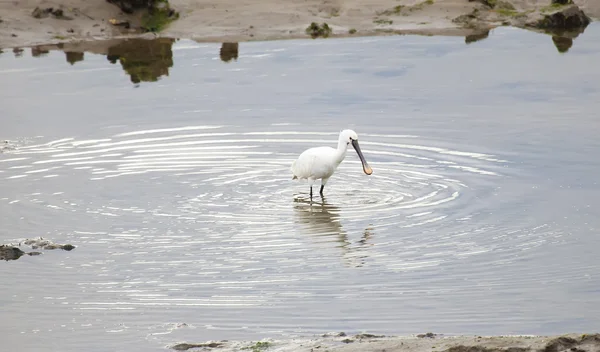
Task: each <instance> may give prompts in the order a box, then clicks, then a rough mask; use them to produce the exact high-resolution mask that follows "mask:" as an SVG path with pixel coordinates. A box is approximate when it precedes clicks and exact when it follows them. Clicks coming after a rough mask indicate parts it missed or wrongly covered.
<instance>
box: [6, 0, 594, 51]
mask: <svg viewBox="0 0 600 352" xmlns="http://www.w3.org/2000/svg"><path fill="white" fill-rule="evenodd" d="M488 1H490V0H443V1H441V0H437V2H436V1H435V0H424V1H423V0H372V1H370V2H360V1H357V0H306V1H304V2H302V3H301V2H298V3H287V2H282V1H278V0H267V1H261V2H259V3H257V2H255V1H250V0H240V1H237V2H236V3H235V6H232V4H231V3H226V2H223V1H215V0H197V1H192V0H171V1H170V4H171V7H172V8H173V9H174V10H176V11H177V12H178V13H179V14H180V15H179V19H177V20H174V21H173V22H171V23H170V24H169V25H168V26H167V27H166V28H165V29H164V30H162V31H161V32H160V33H151V32H148V33H142V32H140V30H139V26H138V24H139V21H140V15H139V14H132V15H128V14H125V13H123V12H121V10H120V9H119V8H118V7H117V6H115V5H113V4H110V3H108V2H106V1H105V0H92V1H89V2H83V3H82V2H81V1H77V0H63V1H58V0H55V1H52V0H46V1H44V0H21V1H19V2H0V48H4V49H10V48H16V47H31V46H36V45H48V44H55V45H56V44H67V43H77V42H90V41H92V42H93V41H106V40H113V39H128V38H146V39H148V38H156V37H164V38H178V39H191V40H195V41H197V42H248V41H266V40H284V39H309V38H311V36H310V35H309V34H307V32H306V29H307V27H308V26H309V25H310V24H311V23H313V22H314V23H316V24H319V25H321V24H323V23H327V25H328V26H329V28H330V29H331V33H330V35H329V36H328V37H329V38H340V37H364V36H381V35H425V36H435V35H442V36H464V37H467V36H473V37H477V36H482V35H485V33H487V32H489V31H490V30H491V29H494V28H496V27H500V26H513V27H518V28H524V29H530V30H534V31H542V32H549V33H558V34H557V35H559V36H563V35H564V36H566V37H570V38H574V37H576V36H577V35H579V34H580V33H581V32H583V30H584V29H585V26H581V28H569V29H565V28H556V27H553V28H544V29H537V28H536V26H537V23H539V21H541V20H543V17H544V15H545V14H546V13H548V12H549V11H554V8H553V7H549V5H548V4H549V2H550V0H509V1H504V0H492V1H493V3H494V4H495V5H494V7H491V6H489V5H486V4H487V3H488ZM569 6H575V7H578V8H580V9H581V10H583V12H584V13H585V15H586V16H587V17H589V19H590V20H592V21H594V20H598V19H600V1H596V0H575V5H567V6H566V7H569ZM37 7H39V8H41V9H50V8H52V9H54V10H56V9H60V15H59V16H56V15H54V13H43V14H42V15H40V10H39V9H38V10H37V11H38V12H37V14H36V10H35V9H36V8H37ZM36 16H37V17H36ZM113 23H115V24H113ZM127 27H129V28H127ZM136 28H138V29H136Z"/></svg>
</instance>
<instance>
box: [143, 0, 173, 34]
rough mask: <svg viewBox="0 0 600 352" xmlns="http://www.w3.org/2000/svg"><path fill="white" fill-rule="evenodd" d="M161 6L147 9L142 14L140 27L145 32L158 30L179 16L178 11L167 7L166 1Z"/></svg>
mask: <svg viewBox="0 0 600 352" xmlns="http://www.w3.org/2000/svg"><path fill="white" fill-rule="evenodd" d="M163 4H165V5H163V6H158V7H153V8H150V9H148V12H147V13H145V14H144V16H142V29H143V30H145V31H147V32H160V31H162V30H163V29H164V28H165V27H166V26H168V25H169V23H171V22H173V21H174V20H176V19H178V18H179V13H178V12H176V11H175V10H173V9H171V8H170V7H169V4H168V2H164V3H163Z"/></svg>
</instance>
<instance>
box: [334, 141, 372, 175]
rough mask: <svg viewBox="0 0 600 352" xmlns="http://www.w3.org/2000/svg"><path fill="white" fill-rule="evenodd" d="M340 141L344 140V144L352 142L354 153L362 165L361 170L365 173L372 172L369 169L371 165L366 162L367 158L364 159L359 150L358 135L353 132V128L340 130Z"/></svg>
mask: <svg viewBox="0 0 600 352" xmlns="http://www.w3.org/2000/svg"><path fill="white" fill-rule="evenodd" d="M340 141H345V142H346V145H349V144H352V147H354V150H356V154H358V157H359V158H360V162H361V163H362V166H363V171H364V172H365V174H367V175H370V174H372V173H373V169H371V167H370V166H369V164H368V163H367V160H365V157H364V156H363V153H362V151H361V150H360V146H359V144H358V135H357V134H356V132H354V131H353V130H343V131H342V132H340Z"/></svg>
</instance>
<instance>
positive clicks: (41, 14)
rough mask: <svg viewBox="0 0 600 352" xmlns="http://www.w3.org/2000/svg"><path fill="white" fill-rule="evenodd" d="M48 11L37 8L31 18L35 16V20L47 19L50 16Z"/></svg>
mask: <svg viewBox="0 0 600 352" xmlns="http://www.w3.org/2000/svg"><path fill="white" fill-rule="evenodd" d="M47 10H48V9H44V10H42V9H40V8H39V7H36V8H35V9H33V12H31V16H33V17H34V18H45V17H48V16H49V15H50V11H47Z"/></svg>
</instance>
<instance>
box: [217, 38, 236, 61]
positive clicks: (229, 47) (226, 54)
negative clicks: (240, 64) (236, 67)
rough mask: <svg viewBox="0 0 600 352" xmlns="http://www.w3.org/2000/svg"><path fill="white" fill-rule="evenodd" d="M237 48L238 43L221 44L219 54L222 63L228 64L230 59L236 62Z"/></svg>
mask: <svg viewBox="0 0 600 352" xmlns="http://www.w3.org/2000/svg"><path fill="white" fill-rule="evenodd" d="M238 47H239V44H238V43H223V44H222V45H221V51H220V52H219V55H220V56H221V60H223V61H224V62H229V61H231V60H232V59H234V60H236V61H237V58H238Z"/></svg>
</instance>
